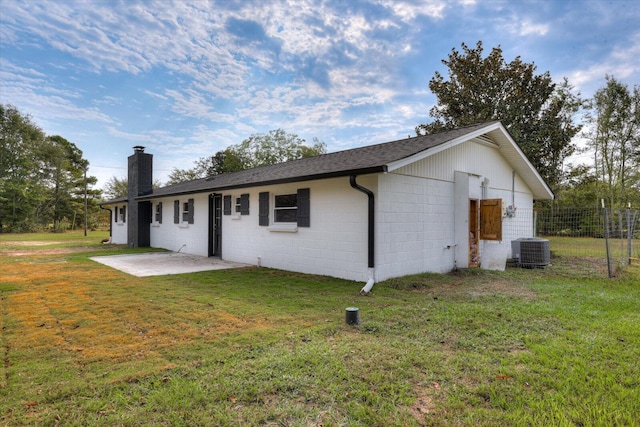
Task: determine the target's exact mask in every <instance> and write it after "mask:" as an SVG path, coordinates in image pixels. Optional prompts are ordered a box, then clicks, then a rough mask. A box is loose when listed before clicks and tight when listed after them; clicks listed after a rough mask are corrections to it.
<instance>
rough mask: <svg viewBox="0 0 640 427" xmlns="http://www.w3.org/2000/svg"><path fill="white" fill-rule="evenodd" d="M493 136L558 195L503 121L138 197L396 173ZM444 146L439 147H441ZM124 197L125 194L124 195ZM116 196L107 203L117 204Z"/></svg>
mask: <svg viewBox="0 0 640 427" xmlns="http://www.w3.org/2000/svg"><path fill="white" fill-rule="evenodd" d="M482 135H485V136H488V137H489V138H490V140H492V142H493V143H495V144H496V146H498V147H499V148H500V150H501V152H502V154H503V155H504V156H505V157H506V158H507V160H508V161H509V162H510V163H511V164H512V165H513V166H514V169H515V170H517V171H518V172H519V173H520V174H521V176H523V178H524V179H525V181H527V182H528V183H529V185H530V187H531V188H532V190H533V194H534V198H538V199H552V198H553V193H552V192H551V190H550V189H549V187H548V186H547V184H546V183H545V182H544V180H543V179H542V178H541V177H540V175H539V174H538V172H537V171H536V170H535V168H534V167H533V166H532V165H531V163H530V162H529V161H528V160H527V158H526V157H525V156H524V154H523V153H522V151H521V150H520V148H519V147H518V146H517V145H516V144H515V142H514V141H513V139H511V137H510V136H509V134H508V132H507V131H506V130H505V129H504V127H503V126H502V124H501V123H500V122H499V121H494V122H488V123H481V124H475V125H470V126H465V127H460V128H457V129H453V130H449V131H445V132H440V133H436V134H431V135H422V136H416V137H413V138H406V139H400V140H397V141H391V142H386V143H382V144H376V145H369V146H366V147H360V148H353V149H351V150H344V151H338V152H335V153H328V154H322V155H319V156H314V157H307V158H304V159H299V160H292V161H289V162H284V163H278V164H276V165H269V166H260V167H257V168H253V169H248V170H244V171H240V172H232V173H225V174H221V175H215V176H212V177H208V178H201V179H196V180H193V181H187V182H181V183H178V184H174V185H169V186H167V187H162V188H156V189H154V190H153V193H152V194H148V195H145V196H140V197H137V198H136V200H149V199H154V198H158V197H166V196H176V195H183V194H193V193H202V192H213V191H222V190H230V189H234V188H247V187H256V186H261V185H272V184H281V183H286V182H302V181H311V180H316V179H326V178H336V177H342V176H350V175H362V174H369V173H379V172H387V171H388V172H391V171H392V170H395V169H397V168H398V167H400V166H402V165H403V164H405V163H408V162H413V161H417V160H419V158H423V157H426V156H428V155H430V154H431V153H435V152H437V151H438V150H440V149H446V148H448V147H449V146H451V145H455V144H456V143H458V142H463V141H466V140H469V139H472V138H474V137H478V136H482ZM437 147H439V148H437ZM118 201H120V199H118ZM114 202H115V201H114V200H111V201H107V202H103V204H111V203H114Z"/></svg>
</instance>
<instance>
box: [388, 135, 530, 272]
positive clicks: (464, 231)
mask: <svg viewBox="0 0 640 427" xmlns="http://www.w3.org/2000/svg"><path fill="white" fill-rule="evenodd" d="M456 171H457V172H463V173H466V174H467V175H468V177H469V178H468V179H469V182H468V185H466V183H465V185H463V186H462V188H465V191H467V192H468V194H464V195H461V196H460V197H463V198H465V199H467V200H468V199H478V200H479V199H483V198H485V199H502V206H503V210H504V211H506V208H507V206H509V205H511V204H512V198H513V199H514V201H515V206H516V207H517V208H518V209H519V210H520V212H523V213H527V215H526V216H525V215H523V214H520V215H518V212H517V211H516V215H515V216H514V217H511V218H509V217H504V216H503V223H502V229H503V234H502V241H500V242H496V241H487V240H481V241H480V248H479V253H480V263H481V266H482V267H484V268H500V267H501V266H502V268H504V263H505V262H506V259H507V258H510V257H511V240H514V239H517V238H519V237H529V236H531V235H533V224H532V218H530V216H529V215H530V214H529V213H530V212H531V210H532V208H533V197H532V192H531V190H530V189H529V187H527V185H526V183H525V182H524V181H523V180H522V179H521V178H520V177H518V176H517V175H516V177H515V182H514V183H515V191H514V192H513V193H512V177H513V175H512V171H513V169H512V167H511V166H510V165H509V163H508V162H507V161H506V160H505V159H504V157H502V155H501V154H500V151H499V150H498V149H497V148H495V147H492V146H489V145H487V144H484V143H477V142H474V141H468V142H465V143H463V144H460V145H458V146H455V147H452V148H450V149H448V150H446V151H442V152H440V153H436V154H434V155H432V156H430V157H427V158H425V159H423V160H420V161H417V162H415V163H412V164H410V165H407V166H405V167H402V168H399V169H398V170H396V171H393V172H392V173H389V174H387V175H384V176H382V177H381V180H386V181H388V183H389V184H388V185H389V186H390V187H389V190H388V191H384V192H382V193H381V195H380V199H381V202H380V203H381V208H383V209H387V210H388V208H387V207H386V205H387V204H388V203H390V201H391V203H398V202H401V201H402V199H403V197H405V196H402V194H403V193H406V194H407V195H408V194H411V192H412V191H416V196H415V200H416V203H417V204H418V205H423V204H427V205H428V206H429V207H428V208H424V207H420V206H415V207H411V208H407V209H409V210H410V211H411V212H414V213H419V212H422V215H418V216H417V223H416V225H415V226H414V232H415V233H416V235H421V236H425V237H426V239H425V244H424V251H423V253H422V254H418V253H417V252H416V253H413V254H411V253H408V251H405V253H404V258H398V259H401V260H403V261H401V262H400V264H401V265H395V266H389V265H386V266H385V264H388V263H387V262H386V260H385V258H383V259H382V260H381V261H382V262H381V264H380V268H379V269H377V271H376V279H377V280H384V279H385V278H388V277H395V276H398V275H402V274H412V273H415V272H419V271H417V269H418V266H419V265H420V261H419V260H420V259H422V260H423V266H424V267H423V269H422V271H430V272H445V271H450V270H452V269H453V268H454V260H455V262H456V264H457V265H458V266H461V267H465V266H467V259H466V254H467V246H468V241H467V238H468V216H469V213H468V207H467V208H466V209H460V208H459V207H456V206H455V202H454V194H455V185H454V182H455V172H456ZM394 175H399V176H403V177H404V178H405V179H404V180H402V179H400V178H397V177H393V176H394ZM392 177H393V178H392ZM485 179H488V186H487V187H486V188H485V189H484V194H483V187H482V183H483V182H484V181H485ZM420 180H422V181H427V182H429V184H425V183H420V182H421V181H420ZM382 187H383V186H382V185H381V188H382ZM405 187H409V188H406V189H404V188H405ZM420 189H422V190H420ZM420 191H422V192H420ZM398 198H400V200H397V199H398ZM383 201H384V202H383ZM465 205H467V206H468V202H466V203H465ZM393 221H394V222H396V225H395V227H396V228H397V227H401V228H402V227H404V228H405V229H406V228H408V227H409V225H407V224H405V225H404V226H400V225H399V224H397V222H402V221H400V220H393ZM387 222H388V221H387ZM380 226H381V227H383V232H382V233H379V234H380V235H382V234H383V233H384V232H386V231H387V230H390V229H391V230H392V229H393V227H391V228H390V226H389V225H384V226H383V223H381V224H380ZM420 227H423V229H422V230H420ZM456 227H458V228H459V230H460V231H461V232H458V233H457V234H456ZM410 234H411V233H407V232H405V236H395V237H387V238H386V239H387V240H390V241H392V242H394V243H395V245H394V246H395V247H396V248H401V247H402V241H403V239H404V238H409V239H414V240H415V239H417V237H411V235H410ZM456 236H457V237H456ZM453 245H457V246H456V249H445V248H446V247H447V246H452V247H453ZM409 246H411V247H417V243H411V240H409ZM380 251H381V253H384V251H389V252H393V247H392V248H385V247H381V248H380ZM389 257H393V255H389ZM410 260H411V261H410ZM383 266H384V267H383Z"/></svg>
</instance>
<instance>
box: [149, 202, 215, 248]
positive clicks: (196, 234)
mask: <svg viewBox="0 0 640 427" xmlns="http://www.w3.org/2000/svg"><path fill="white" fill-rule="evenodd" d="M189 199H194V204H193V206H194V214H193V224H189V223H188V222H186V221H183V220H182V205H183V203H186V202H187V201H188V200H189ZM175 200H179V201H180V218H179V223H178V224H174V222H173V202H174V201H175ZM159 202H162V223H159V222H158V221H156V215H155V213H156V206H157V204H158V203H159ZM152 204H153V206H152V208H151V212H152V216H153V222H152V223H151V240H150V244H151V247H154V248H164V249H168V250H170V251H174V252H177V251H180V252H184V253H187V254H193V255H200V256H207V255H208V245H209V237H208V233H209V195H208V194H204V193H203V194H190V195H182V196H174V197H166V198H162V199H153V200H152Z"/></svg>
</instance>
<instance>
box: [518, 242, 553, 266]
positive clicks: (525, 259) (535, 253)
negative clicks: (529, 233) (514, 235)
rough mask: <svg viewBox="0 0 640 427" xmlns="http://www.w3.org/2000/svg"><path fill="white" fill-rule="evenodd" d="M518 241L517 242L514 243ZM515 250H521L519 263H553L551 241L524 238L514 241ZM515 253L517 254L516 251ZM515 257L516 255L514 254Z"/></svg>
mask: <svg viewBox="0 0 640 427" xmlns="http://www.w3.org/2000/svg"><path fill="white" fill-rule="evenodd" d="M515 242H517V244H515V245H514V244H513V243H515ZM512 247H513V248H514V252H516V248H517V250H518V252H519V256H518V257H517V261H518V264H519V265H521V266H523V267H544V266H546V265H549V264H550V263H551V256H550V251H549V241H548V240H547V239H540V238H536V237H534V238H522V239H518V240H517V241H514V242H512ZM514 255H516V254H515V253H514ZM514 258H515V256H514Z"/></svg>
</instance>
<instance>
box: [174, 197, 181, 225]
mask: <svg viewBox="0 0 640 427" xmlns="http://www.w3.org/2000/svg"><path fill="white" fill-rule="evenodd" d="M173 223H174V224H179V223H180V200H174V201H173Z"/></svg>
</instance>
